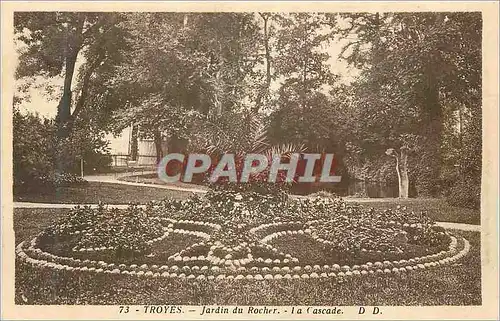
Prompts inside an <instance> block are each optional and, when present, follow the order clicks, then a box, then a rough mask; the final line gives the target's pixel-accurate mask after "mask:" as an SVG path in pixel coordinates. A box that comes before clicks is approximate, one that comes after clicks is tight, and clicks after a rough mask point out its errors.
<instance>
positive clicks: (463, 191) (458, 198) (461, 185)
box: [446, 178, 481, 209]
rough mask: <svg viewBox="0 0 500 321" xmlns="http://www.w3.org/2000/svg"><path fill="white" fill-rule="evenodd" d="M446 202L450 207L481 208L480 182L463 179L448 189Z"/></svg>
mask: <svg viewBox="0 0 500 321" xmlns="http://www.w3.org/2000/svg"><path fill="white" fill-rule="evenodd" d="M446 201H447V203H448V204H450V205H452V206H458V207H465V208H472V209H479V208H480V207H481V182H480V181H479V182H477V180H474V179H472V178H470V179H464V180H462V181H459V182H458V183H456V184H455V185H454V186H453V187H451V188H450V190H449V192H448V195H447V196H446Z"/></svg>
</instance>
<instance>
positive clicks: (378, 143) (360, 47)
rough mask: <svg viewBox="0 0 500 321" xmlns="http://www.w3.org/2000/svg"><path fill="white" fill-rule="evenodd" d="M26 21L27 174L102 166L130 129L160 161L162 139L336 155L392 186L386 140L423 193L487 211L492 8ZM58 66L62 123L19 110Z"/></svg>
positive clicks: (25, 16) (22, 32)
mask: <svg viewBox="0 0 500 321" xmlns="http://www.w3.org/2000/svg"><path fill="white" fill-rule="evenodd" d="M15 27H16V32H17V33H16V41H17V42H18V43H19V44H21V45H19V46H18V51H19V65H18V67H17V77H18V80H19V84H23V86H24V87H23V86H21V85H20V88H19V91H18V93H17V94H16V97H15V99H14V104H15V107H14V110H15V112H14V173H15V182H16V185H17V184H18V183H19V182H25V181H27V180H28V179H36V178H37V177H40V176H47V175H49V176H50V175H53V174H52V173H55V172H58V173H67V172H76V171H78V165H77V164H79V159H80V158H81V157H82V156H83V155H85V157H84V159H85V160H86V162H87V163H86V166H88V167H89V168H99V167H102V166H105V165H106V161H103V159H102V158H101V156H100V155H105V154H106V152H105V150H106V148H105V145H106V144H105V142H104V141H103V137H104V136H103V135H104V133H109V132H113V133H119V132H121V131H122V130H123V129H124V128H125V127H128V126H131V125H132V126H133V128H134V130H133V133H134V137H147V138H153V139H154V141H155V144H156V146H157V158H158V159H160V158H161V157H162V156H163V151H162V148H161V145H162V141H164V140H166V141H167V143H168V147H169V151H174V152H186V153H187V152H192V151H196V152H209V153H211V154H216V155H217V154H220V153H224V152H235V153H238V154H242V153H248V152H279V153H286V152H289V151H308V152H327V153H335V154H336V158H337V159H336V161H337V166H338V173H339V174H340V175H342V176H343V177H345V179H347V178H350V179H359V180H367V181H381V182H391V183H394V182H396V181H397V177H396V171H395V170H394V167H395V164H394V159H393V158H391V157H388V156H387V155H386V154H385V151H386V150H387V149H389V148H393V149H395V150H398V149H399V148H401V147H403V146H405V147H408V148H409V151H410V152H409V157H408V175H409V181H410V196H426V197H427V196H431V197H438V196H447V197H448V198H449V200H450V202H452V203H453V204H455V205H460V206H467V207H478V206H479V196H480V183H481V149H482V145H481V141H482V139H481V137H482V134H481V114H482V113H481V32H482V19H481V14H480V13H473V12H468V13H458V12H457V13H453V12H451V13H450V12H449V13H342V14H335V13H328V14H327V13H272V14H271V13H84V12H79V13H72V12H43V13H42V12H18V13H16V14H15ZM334 47H336V48H338V47H342V50H339V52H340V55H339V56H338V57H336V56H332V52H334V51H332V50H331V49H332V48H334ZM341 63H344V64H345V63H347V67H346V70H348V71H349V72H346V73H344V74H343V75H342V74H340V73H338V72H337V71H335V70H336V69H335V68H333V67H334V66H335V65H336V64H341ZM346 75H348V77H346ZM55 76H62V77H63V78H64V83H63V85H62V86H60V87H57V86H55V87H56V88H54V86H53V85H51V86H49V88H48V89H47V88H46V90H48V91H49V92H50V94H51V95H53V96H54V97H55V98H56V99H57V100H58V101H59V103H58V104H55V105H54V108H55V109H57V116H56V118H55V119H52V120H46V119H42V118H40V117H38V116H37V115H32V114H26V113H20V112H18V110H17V108H19V107H20V106H22V105H23V102H24V101H25V100H26V99H29V95H27V94H26V93H27V91H26V86H28V87H29V86H30V85H33V84H34V83H35V79H36V78H37V77H43V78H44V79H50V78H51V77H55ZM21 80H22V82H21ZM26 84H27V85H26ZM344 181H345V180H344ZM19 184H21V183H19Z"/></svg>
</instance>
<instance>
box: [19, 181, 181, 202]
mask: <svg viewBox="0 0 500 321" xmlns="http://www.w3.org/2000/svg"><path fill="white" fill-rule="evenodd" d="M190 194H191V193H190V192H183V191H174V190H168V189H163V188H154V187H147V186H132V185H123V184H113V183H101V182H88V184H83V185H80V186H72V187H60V188H58V189H57V190H55V191H46V192H43V191H41V192H39V193H36V194H35V193H32V194H22V195H14V201H16V202H34V203H58V204H78V203H80V204H96V203H99V202H104V203H107V204H127V203H130V202H133V203H139V204H145V203H147V202H149V201H153V200H161V199H164V198H174V199H183V198H186V197H188V196H189V195H190Z"/></svg>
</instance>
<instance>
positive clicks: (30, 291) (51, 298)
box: [14, 209, 481, 306]
mask: <svg viewBox="0 0 500 321" xmlns="http://www.w3.org/2000/svg"><path fill="white" fill-rule="evenodd" d="M66 212H67V210H65V209H15V210H14V229H15V233H16V244H19V243H20V242H21V241H23V240H29V239H31V238H32V237H34V236H35V235H36V234H37V233H39V232H40V231H41V230H43V229H44V228H45V227H46V226H48V225H49V224H51V223H52V222H53V221H55V220H57V219H58V218H60V217H62V216H63V215H64V214H65V213H66ZM454 233H455V234H458V235H462V236H464V237H465V238H467V239H468V240H469V242H470V243H471V246H472V248H471V252H470V253H469V254H468V255H467V257H465V258H464V259H462V260H461V261H459V262H456V263H454V264H452V265H447V266H444V267H440V268H438V269H433V270H424V271H419V272H414V273H410V274H407V275H406V274H403V275H402V276H390V277H372V278H369V279H366V280H360V279H354V280H348V281H346V282H343V283H337V282H332V281H331V280H322V279H308V280H302V279H300V280H264V281H248V280H243V281H237V282H235V281H229V280H224V281H194V280H182V279H164V278H159V279H143V278H138V277H136V276H127V275H108V274H88V273H74V272H67V271H56V270H47V269H44V270H40V269H34V268H31V267H29V266H27V265H25V264H23V263H20V262H19V261H18V262H17V264H16V303H17V304H165V302H168V303H169V304H184V305H188V304H192V305H205V304H207V305H208V304H223V305H328V306H332V305H480V304H481V263H480V262H481V260H480V233H478V232H460V231H454ZM33 280H37V281H36V282H33Z"/></svg>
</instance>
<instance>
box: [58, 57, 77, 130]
mask: <svg viewBox="0 0 500 321" xmlns="http://www.w3.org/2000/svg"><path fill="white" fill-rule="evenodd" d="M77 56H78V51H76V50H75V51H74V52H73V53H72V54H71V55H69V56H68V57H66V65H65V68H64V87H63V94H62V97H61V100H60V101H59V105H58V106H57V117H56V120H57V122H58V124H59V125H60V128H62V127H64V126H65V125H66V123H67V121H68V120H69V118H70V116H71V99H72V93H71V84H72V82H73V74H74V73H75V64H76V58H77ZM65 132H67V131H63V132H61V134H64V133H65ZM67 133H68V134H69V132H67ZM64 137H65V136H64Z"/></svg>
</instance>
